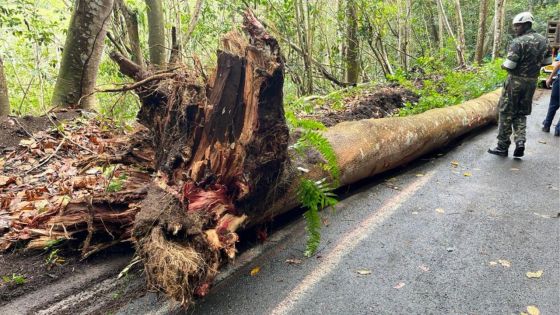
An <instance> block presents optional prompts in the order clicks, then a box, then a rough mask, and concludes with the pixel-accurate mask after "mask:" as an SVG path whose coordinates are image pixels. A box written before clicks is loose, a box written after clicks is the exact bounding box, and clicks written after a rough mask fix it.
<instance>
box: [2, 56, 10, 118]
mask: <svg viewBox="0 0 560 315" xmlns="http://www.w3.org/2000/svg"><path fill="white" fill-rule="evenodd" d="M9 113H10V98H9V97H8V82H7V81H6V75H5V74H4V64H3V63H2V57H0V116H4V115H8V114H9Z"/></svg>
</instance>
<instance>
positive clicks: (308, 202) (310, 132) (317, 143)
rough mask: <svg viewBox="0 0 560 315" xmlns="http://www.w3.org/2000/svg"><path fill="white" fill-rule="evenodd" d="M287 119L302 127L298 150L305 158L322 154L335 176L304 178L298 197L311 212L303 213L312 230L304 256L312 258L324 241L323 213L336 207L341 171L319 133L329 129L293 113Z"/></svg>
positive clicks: (331, 149) (326, 168)
mask: <svg viewBox="0 0 560 315" xmlns="http://www.w3.org/2000/svg"><path fill="white" fill-rule="evenodd" d="M287 116H288V123H289V125H290V126H291V127H292V128H294V127H298V128H302V133H301V136H300V137H299V139H298V140H297V142H296V143H295V144H294V149H295V151H296V152H298V153H299V154H301V155H304V154H305V152H306V151H307V150H309V149H313V150H316V151H317V152H319V154H321V156H322V157H323V158H324V159H325V161H326V163H323V164H322V167H323V169H324V170H325V171H326V172H327V173H328V174H329V176H330V177H331V178H330V180H328V179H327V178H323V179H321V180H319V181H313V180H309V179H306V178H304V177H301V178H300V184H299V186H298V190H297V196H298V200H299V202H300V203H301V204H302V206H303V207H304V208H306V209H307V211H306V212H305V213H304V214H303V217H304V218H305V220H306V225H307V227H306V228H307V231H308V235H307V246H306V250H305V253H304V254H305V256H307V257H310V256H312V255H313V254H315V252H316V251H317V248H318V246H319V243H320V241H321V233H320V229H321V218H320V216H319V211H320V210H322V209H323V208H325V207H329V206H334V205H335V204H336V203H337V200H336V195H335V194H334V193H333V192H332V190H333V189H334V187H336V186H338V181H339V177H340V169H339V167H338V163H337V161H336V155H335V152H334V150H333V147H332V146H331V144H330V143H329V142H328V141H327V139H326V138H325V137H324V136H323V135H322V134H321V133H320V132H319V131H318V130H323V129H325V126H323V125H322V124H321V123H319V122H316V121H313V120H298V119H296V118H295V116H294V115H293V113H289V114H288V115H287Z"/></svg>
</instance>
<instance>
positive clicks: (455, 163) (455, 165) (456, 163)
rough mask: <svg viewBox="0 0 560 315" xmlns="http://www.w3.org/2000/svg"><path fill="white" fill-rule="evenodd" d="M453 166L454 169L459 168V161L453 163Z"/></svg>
mask: <svg viewBox="0 0 560 315" xmlns="http://www.w3.org/2000/svg"><path fill="white" fill-rule="evenodd" d="M451 166H453V167H457V166H459V161H451Z"/></svg>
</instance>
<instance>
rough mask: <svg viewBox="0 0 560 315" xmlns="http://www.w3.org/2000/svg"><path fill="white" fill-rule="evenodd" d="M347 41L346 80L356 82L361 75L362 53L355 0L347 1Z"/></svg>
mask: <svg viewBox="0 0 560 315" xmlns="http://www.w3.org/2000/svg"><path fill="white" fill-rule="evenodd" d="M346 20H347V23H348V25H347V29H346V31H347V32H346V41H347V47H348V52H347V54H346V82H348V83H350V84H356V83H357V82H358V78H359V77H360V55H359V47H360V45H359V42H358V17H357V15H356V3H355V1H354V0H348V1H347V2H346Z"/></svg>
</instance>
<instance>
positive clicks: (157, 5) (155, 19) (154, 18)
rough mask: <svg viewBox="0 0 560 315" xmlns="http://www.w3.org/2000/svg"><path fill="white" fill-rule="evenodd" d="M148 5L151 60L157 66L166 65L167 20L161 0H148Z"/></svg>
mask: <svg viewBox="0 0 560 315" xmlns="http://www.w3.org/2000/svg"><path fill="white" fill-rule="evenodd" d="M146 6H147V7H148V45H150V62H151V63H152V64H153V65H155V66H156V67H157V68H161V67H163V66H164V65H165V61H166V60H165V56H166V55H167V51H166V48H165V20H164V19H163V6H162V3H161V0H146Z"/></svg>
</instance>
